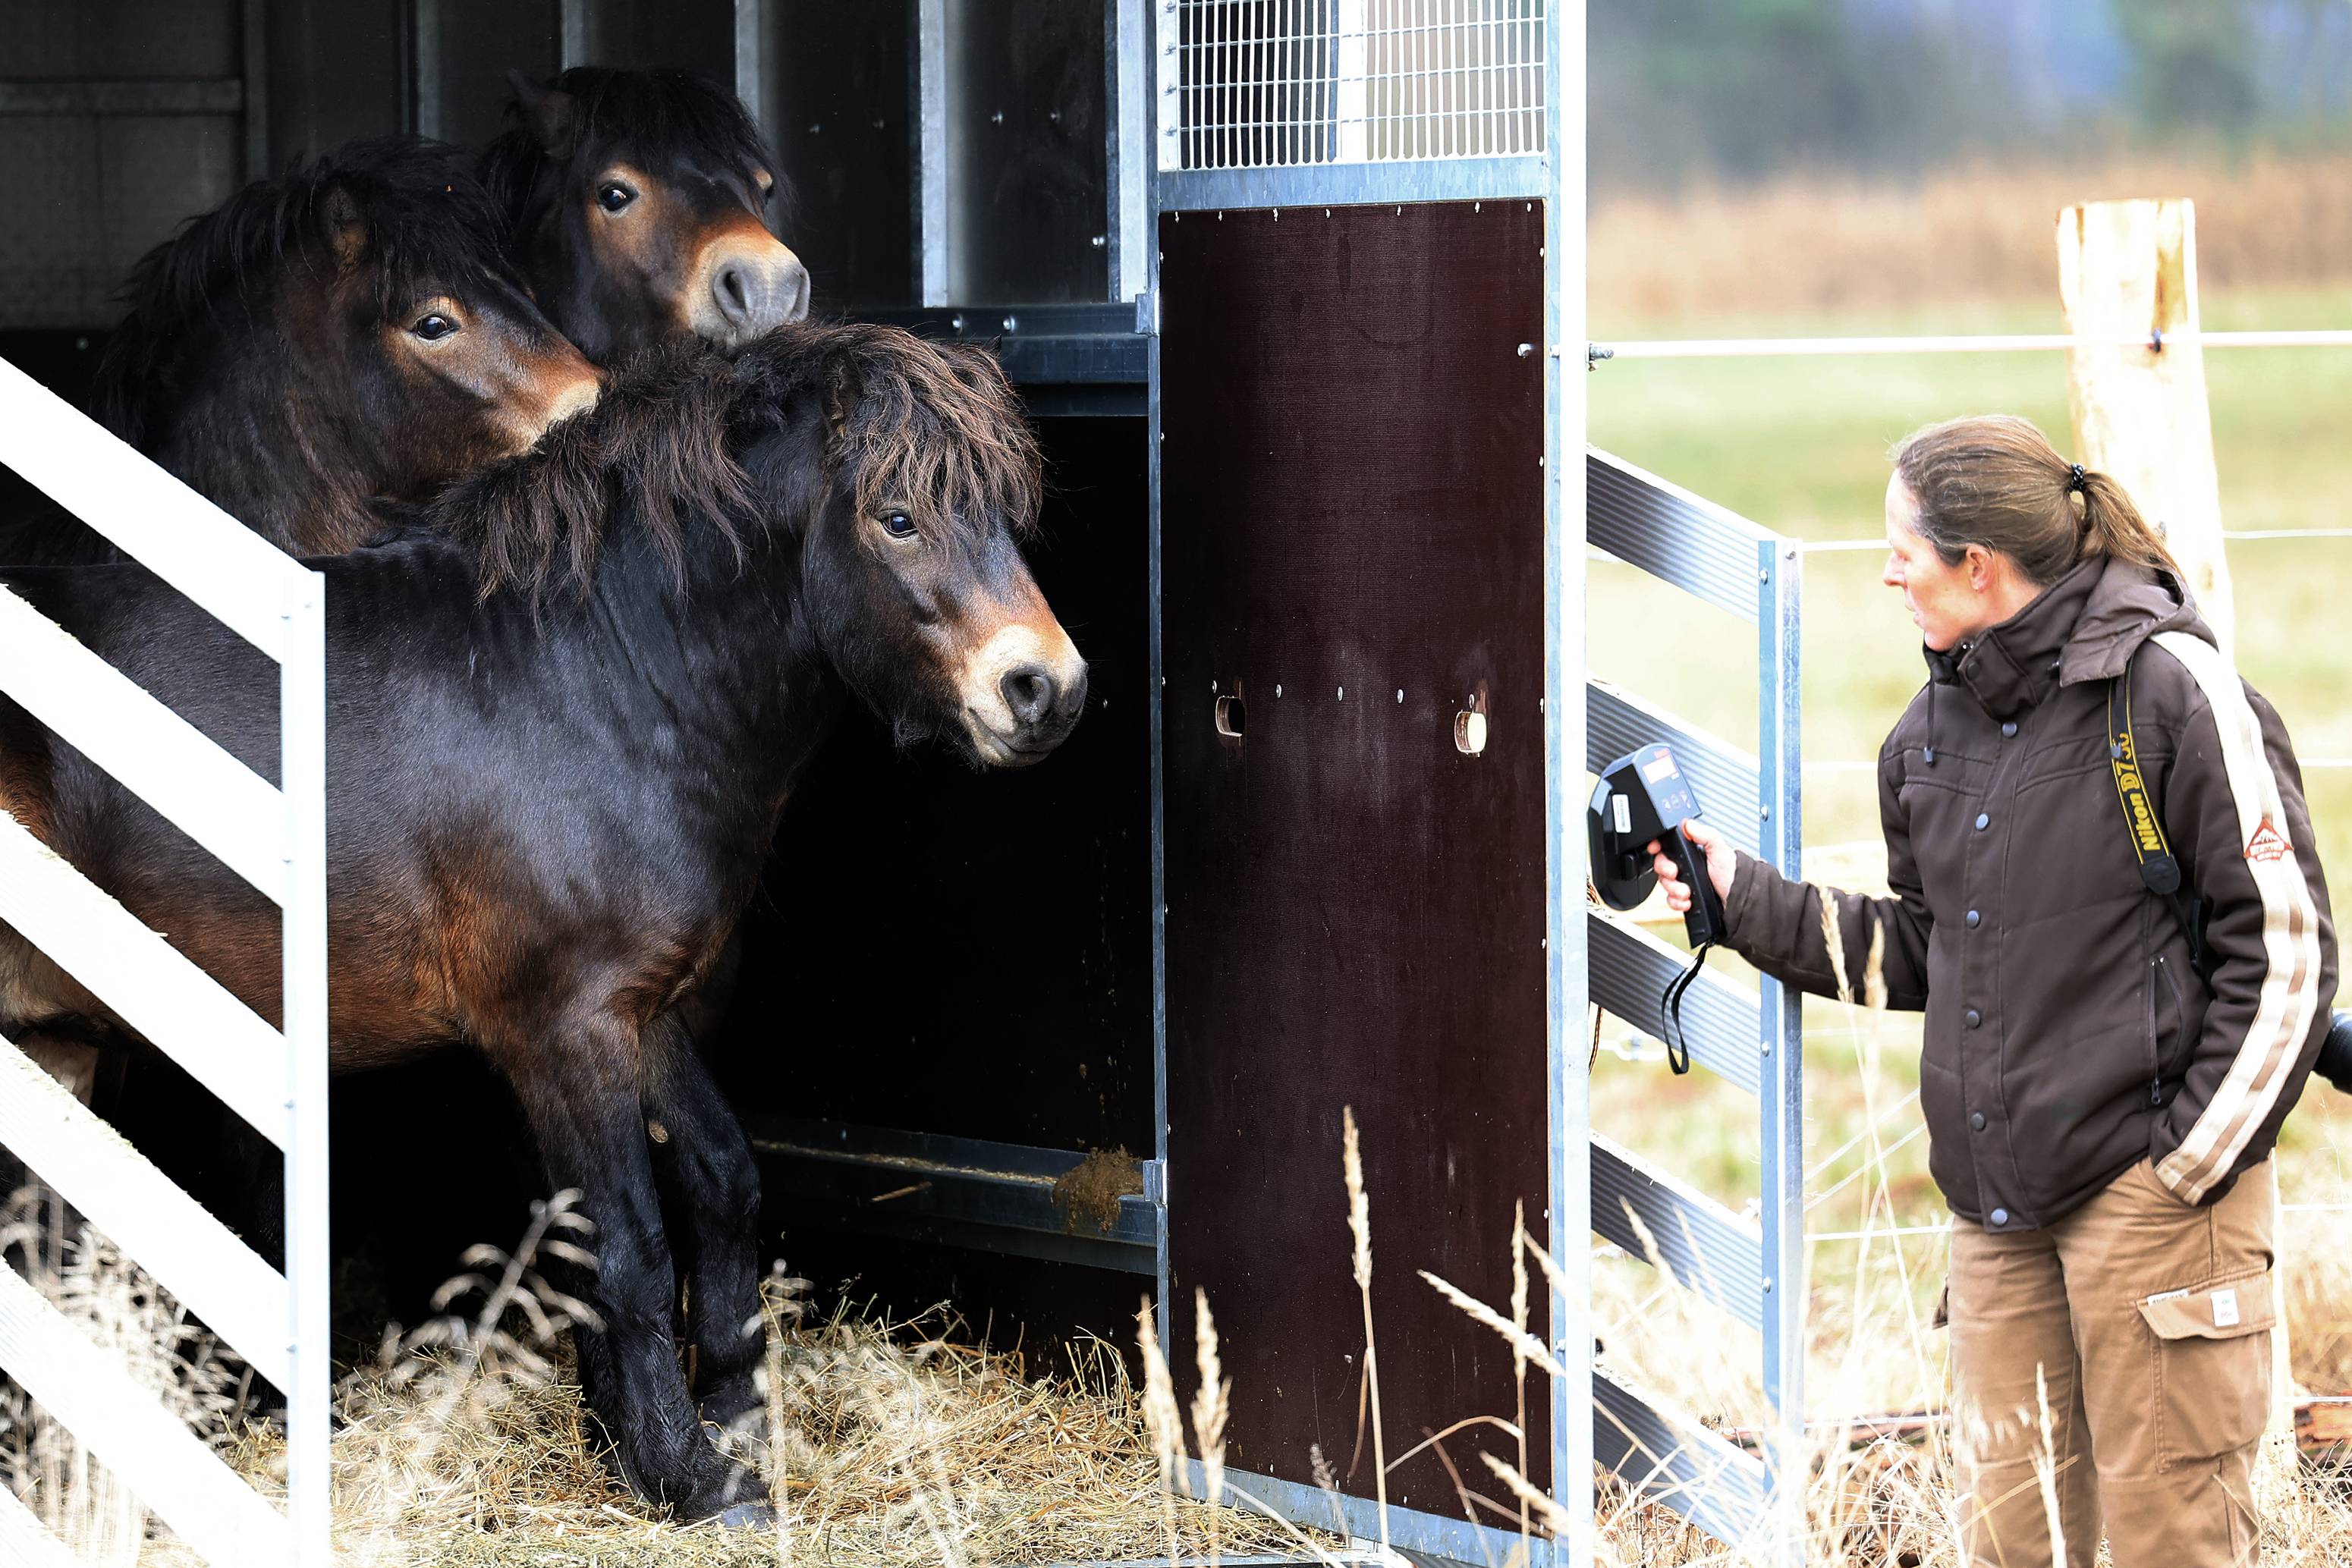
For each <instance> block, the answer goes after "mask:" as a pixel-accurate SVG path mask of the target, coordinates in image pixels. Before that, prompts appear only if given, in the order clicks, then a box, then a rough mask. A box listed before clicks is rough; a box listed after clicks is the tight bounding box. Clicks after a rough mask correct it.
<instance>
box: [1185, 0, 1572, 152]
mask: <svg viewBox="0 0 2352 1568" xmlns="http://www.w3.org/2000/svg"><path fill="white" fill-rule="evenodd" d="M1544 4H1545V0H1161V3H1160V167H1161V168H1163V169H1257V168H1268V167H1274V166H1278V165H1285V164H1311V163H1362V162H1381V161H1395V160H1402V159H1431V158H1492V157H1507V156H1510V155H1513V154H1518V153H1529V152H1542V151H1543V144H1544V99H1543V94H1544V57H1543V51H1544Z"/></svg>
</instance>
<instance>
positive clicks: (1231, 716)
mask: <svg viewBox="0 0 2352 1568" xmlns="http://www.w3.org/2000/svg"><path fill="white" fill-rule="evenodd" d="M1248 724H1249V710H1248V708H1246V707H1244V706H1243V704H1242V699H1241V698H1240V697H1239V696H1237V695H1236V696H1230V697H1219V698H1218V699H1217V733H1218V734H1219V735H1223V736H1230V737H1233V738H1234V739H1235V740H1239V739H1240V738H1241V737H1242V731H1243V730H1244V728H1246V727H1248Z"/></svg>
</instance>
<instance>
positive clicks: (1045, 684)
mask: <svg viewBox="0 0 2352 1568" xmlns="http://www.w3.org/2000/svg"><path fill="white" fill-rule="evenodd" d="M1001 685H1002V687H1003V692H1004V706H1006V707H1009V708H1011V709H1012V710H1013V717H1014V718H1015V719H1017V720H1019V721H1020V723H1021V725H1022V726H1023V727H1024V728H1025V727H1031V726H1034V725H1035V724H1037V723H1038V722H1039V721H1041V720H1042V719H1044V718H1045V716H1047V715H1048V714H1051V713H1052V712H1053V711H1054V698H1055V695H1058V694H1057V693H1056V692H1055V686H1054V677H1053V676H1052V675H1051V674H1048V673H1047V672H1046V670H1045V665H1043V664H1023V665H1021V666H1020V667H1019V668H1017V669H1013V670H1010V671H1007V672H1006V674H1005V676H1004V679H1003V682H1002V683H1001Z"/></svg>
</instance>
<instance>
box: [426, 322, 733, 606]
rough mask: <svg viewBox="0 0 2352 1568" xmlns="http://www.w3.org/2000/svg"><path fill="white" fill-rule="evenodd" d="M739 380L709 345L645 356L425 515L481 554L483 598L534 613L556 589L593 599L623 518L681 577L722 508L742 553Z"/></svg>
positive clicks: (721, 518) (727, 533)
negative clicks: (587, 404)
mask: <svg viewBox="0 0 2352 1568" xmlns="http://www.w3.org/2000/svg"><path fill="white" fill-rule="evenodd" d="M736 391H737V389H736V388H735V387H734V385H733V384H732V382H731V381H730V377H729V375H728V364H727V360H726V356H724V355H723V354H721V353H719V351H718V350H714V349H712V348H710V347H709V346H708V345H706V344H703V343H701V342H699V341H696V340H687V341H684V342H679V343H673V344H669V345H667V346H665V347H662V348H658V349H654V350H648V351H647V352H646V353H644V354H642V355H640V356H638V357H637V358H636V359H635V360H634V361H630V363H629V364H628V365H627V366H626V367H625V369H624V370H623V371H622V372H621V373H619V374H617V375H615V376H614V377H613V378H612V380H611V381H610V382H609V383H608V384H607V385H606V387H605V389H604V393H603V394H602V395H601V396H600V397H598V399H597V400H596V405H595V406H594V407H593V408H592V409H590V410H588V411H587V412H585V413H580V414H576V415H574V416H572V418H570V419H566V420H562V421H560V422H558V423H555V424H553V425H551V426H550V427H549V428H548V430H547V432H546V434H543V435H541V437H540V439H539V444H538V445H537V446H535V447H533V448H532V449H531V450H530V452H527V453H523V454H521V455H518V456H514V457H508V458H503V459H501V460H500V461H499V462H496V463H493V464H490V465H488V466H487V467H485V468H481V469H478V470H477V471H476V472H475V473H473V474H470V475H468V476H466V477H464V478H462V479H459V480H458V481H457V483H456V484H454V485H452V486H449V488H447V489H446V490H445V491H443V492H442V493H441V495H440V497H438V498H436V500H434V501H433V502H431V503H430V504H429V505H427V506H426V507H424V508H423V509H422V511H421V512H420V513H419V514H418V516H419V517H422V519H423V520H424V521H425V524H426V526H428V527H430V528H432V529H433V530H434V531H436V532H438V533H440V534H443V535H445V536H446V537H447V538H453V539H455V540H457V542H458V543H460V544H462V545H464V546H466V547H467V549H469V550H470V551H471V552H472V554H473V556H474V559H475V562H476V567H477V570H478V579H479V580H478V594H479V597H480V598H482V599H488V598H489V597H490V596H491V595H492V594H494V593H496V592H498V591H499V590H500V589H512V590H514V591H518V592H520V593H521V594H522V595H523V596H524V597H526V598H527V599H529V600H530V603H531V607H532V609H533V611H534V612H536V611H537V609H538V608H539V606H540V605H541V602H543V601H544V600H545V599H546V597H547V595H548V593H549V592H550V591H551V590H555V589H558V588H564V589H569V590H570V591H572V592H574V593H575V594H577V595H578V596H579V597H582V598H585V597H586V596H587V593H588V591H589V588H590V586H591V585H592V584H593V580H594V578H595V572H596V563H597V561H598V560H599V559H602V557H603V554H604V545H605V542H606V540H607V538H608V537H609V536H610V535H611V534H612V532H613V531H614V526H613V525H614V519H616V518H619V519H625V520H626V521H633V522H635V524H636V525H637V526H638V527H640V528H643V529H644V531H645V534H646V538H647V540H648V542H649V543H650V544H651V545H652V546H653V549H654V552H655V553H656V555H657V556H659V557H660V558H661V560H662V563H663V565H664V566H665V567H666V568H667V570H668V571H669V574H670V578H671V580H672V581H673V583H674V584H677V585H678V586H681V587H682V586H683V585H684V583H685V580H686V542H687V530H688V528H689V527H691V526H692V524H693V520H694V519H695V518H696V517H709V518H710V519H712V520H713V521H714V522H715V523H716V525H717V526H718V528H719V532H720V534H721V535H722V537H723V538H724V539H725V541H726V543H727V545H728V546H729V547H730V549H732V550H734V552H735V553H736V555H737V557H738V558H739V559H740V557H741V555H742V549H743V544H742V530H743V528H745V526H746V525H748V524H749V523H751V521H752V520H753V518H754V517H756V514H757V507H756V505H755V497H754V496H753V494H752V490H751V478H750V476H748V475H746V474H745V473H744V472H743V470H742V468H741V467H740V466H739V465H737V464H736V462H735V459H734V456H733V455H732V454H730V451H729V450H728V441H727V435H728V411H729V408H730V404H731V402H732V401H733V399H734V396H735V393H736Z"/></svg>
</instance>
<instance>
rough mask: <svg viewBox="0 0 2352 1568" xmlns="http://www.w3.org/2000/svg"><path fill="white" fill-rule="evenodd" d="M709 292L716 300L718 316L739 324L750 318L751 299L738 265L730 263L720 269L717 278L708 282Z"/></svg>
mask: <svg viewBox="0 0 2352 1568" xmlns="http://www.w3.org/2000/svg"><path fill="white" fill-rule="evenodd" d="M710 292H711V293H712V294H713V295H715V296H717V298H718V300H719V314H721V315H723V316H725V317H726V318H727V319H729V320H730V321H733V322H736V323H738V324H740V323H742V322H744V321H746V320H748V319H750V318H751V294H750V292H749V290H748V289H747V288H746V287H745V286H744V281H743V268H742V267H741V266H740V264H738V263H735V262H731V261H730V262H729V263H728V264H727V265H726V266H724V267H720V268H719V276H718V277H714V278H712V279H711V280H710Z"/></svg>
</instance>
